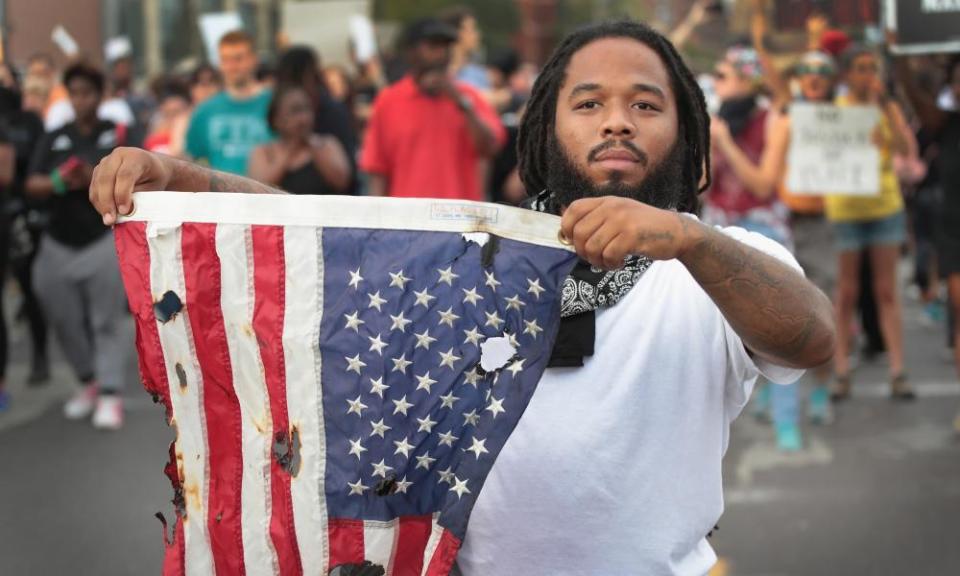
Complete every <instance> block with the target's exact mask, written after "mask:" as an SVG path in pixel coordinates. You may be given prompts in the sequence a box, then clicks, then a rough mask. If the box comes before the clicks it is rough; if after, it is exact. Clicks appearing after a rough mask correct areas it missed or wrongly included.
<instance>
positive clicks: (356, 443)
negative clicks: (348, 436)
mask: <svg viewBox="0 0 960 576" xmlns="http://www.w3.org/2000/svg"><path fill="white" fill-rule="evenodd" d="M348 442H350V451H349V452H348V453H347V454H351V455H353V456H356V457H357V461H359V460H360V455H361V454H363V453H364V452H366V451H367V449H366V448H364V447H363V444H361V443H360V439H359V438H357V439H356V440H348Z"/></svg>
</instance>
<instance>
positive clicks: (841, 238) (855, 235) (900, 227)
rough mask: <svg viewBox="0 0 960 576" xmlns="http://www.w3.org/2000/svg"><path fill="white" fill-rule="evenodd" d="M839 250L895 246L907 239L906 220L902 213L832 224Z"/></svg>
mask: <svg viewBox="0 0 960 576" xmlns="http://www.w3.org/2000/svg"><path fill="white" fill-rule="evenodd" d="M833 230H834V232H836V240H837V248H838V249H839V250H844V251H851V250H863V249H864V248H867V247H869V246H890V245H893V246H897V245H900V244H903V243H904V242H905V241H906V239H907V219H906V216H905V215H904V213H903V211H902V210H901V211H900V212H897V213H896V214H893V215H891V216H887V217H886V218H880V219H879V220H854V221H851V222H834V223H833Z"/></svg>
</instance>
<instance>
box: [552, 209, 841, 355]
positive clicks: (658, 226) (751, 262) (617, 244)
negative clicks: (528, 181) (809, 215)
mask: <svg viewBox="0 0 960 576" xmlns="http://www.w3.org/2000/svg"><path fill="white" fill-rule="evenodd" d="M561 231H562V233H563V235H564V237H566V238H568V239H570V241H571V242H572V243H573V245H574V246H575V247H576V250H577V253H578V254H579V255H580V256H581V257H582V258H584V259H585V260H587V261H588V262H590V263H591V264H593V265H594V266H599V267H602V268H607V269H612V268H617V267H619V266H620V265H622V263H623V259H624V258H625V257H626V256H627V255H630V254H642V255H644V256H647V257H648V258H652V259H654V260H672V259H677V260H679V261H680V262H681V263H682V264H683V265H684V266H686V268H687V269H688V270H689V271H690V274H691V275H692V276H693V277H694V279H695V280H696V281H697V282H698V283H699V284H700V286H702V287H703V289H704V291H706V293H707V295H709V296H710V298H711V299H712V300H713V301H714V303H716V305H717V307H718V308H720V311H721V312H722V313H723V316H724V317H725V318H726V319H727V321H728V322H729V323H730V325H731V326H732V327H733V329H734V331H736V333H737V334H738V335H739V336H740V338H741V339H743V342H744V344H745V345H746V347H747V348H748V349H749V350H750V351H751V352H752V353H753V354H755V355H756V356H759V357H761V358H763V359H765V360H769V361H771V362H774V363H776V364H779V365H781V366H787V367H792V368H812V367H815V366H820V365H822V364H824V363H826V362H827V360H829V359H830V357H831V356H832V355H833V346H834V338H835V336H834V334H835V329H834V325H833V312H832V308H831V306H830V301H829V300H828V299H827V297H826V296H824V294H823V293H822V292H820V290H818V289H817V288H816V287H815V286H814V285H813V284H811V283H810V282H808V281H807V280H806V279H805V278H804V277H803V276H802V275H801V274H799V273H797V271H796V270H794V269H793V268H791V267H790V266H788V265H787V264H784V263H783V262H781V261H779V260H777V259H776V258H774V257H773V256H769V255H767V254H764V253H763V252H761V251H759V250H757V249H755V248H752V247H750V246H747V245H746V244H744V243H742V242H739V241H737V240H735V239H733V238H731V237H729V236H727V235H726V234H724V233H722V232H719V231H717V230H716V229H714V228H712V227H710V226H706V225H704V224H701V223H700V222H698V221H697V220H695V219H693V218H690V217H687V216H685V215H683V214H678V213H676V212H673V211H669V210H661V209H659V208H654V207H652V206H648V205H646V204H643V203H641V202H637V201H635V200H630V199H627V198H618V197H612V196H608V197H603V198H588V199H583V200H577V201H576V202H574V203H572V204H570V206H569V207H567V209H566V210H565V211H564V214H563V220H562V223H561Z"/></svg>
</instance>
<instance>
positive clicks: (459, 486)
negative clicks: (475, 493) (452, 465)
mask: <svg viewBox="0 0 960 576" xmlns="http://www.w3.org/2000/svg"><path fill="white" fill-rule="evenodd" d="M450 491H451V492H454V493H456V495H457V499H460V498H462V497H463V495H464V494H470V490H469V489H468V488H467V479H463V480H461V479H459V478H457V477H456V476H454V478H453V486H452V487H451V488H450Z"/></svg>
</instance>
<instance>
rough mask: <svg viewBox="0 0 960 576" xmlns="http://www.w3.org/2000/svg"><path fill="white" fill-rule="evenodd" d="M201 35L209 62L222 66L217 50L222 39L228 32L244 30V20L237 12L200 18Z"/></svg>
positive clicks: (220, 13)
mask: <svg viewBox="0 0 960 576" xmlns="http://www.w3.org/2000/svg"><path fill="white" fill-rule="evenodd" d="M199 23H200V34H201V35H202V36H203V46H204V47H205V48H206V49H207V61H208V62H210V63H211V64H213V65H214V66H219V65H220V53H219V51H218V50H217V48H218V44H220V39H221V38H223V36H224V34H226V33H227V32H233V31H234V30H242V29H243V20H242V19H241V18H240V15H239V14H237V13H236V12H212V13H210V14H204V15H202V16H200V19H199Z"/></svg>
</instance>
